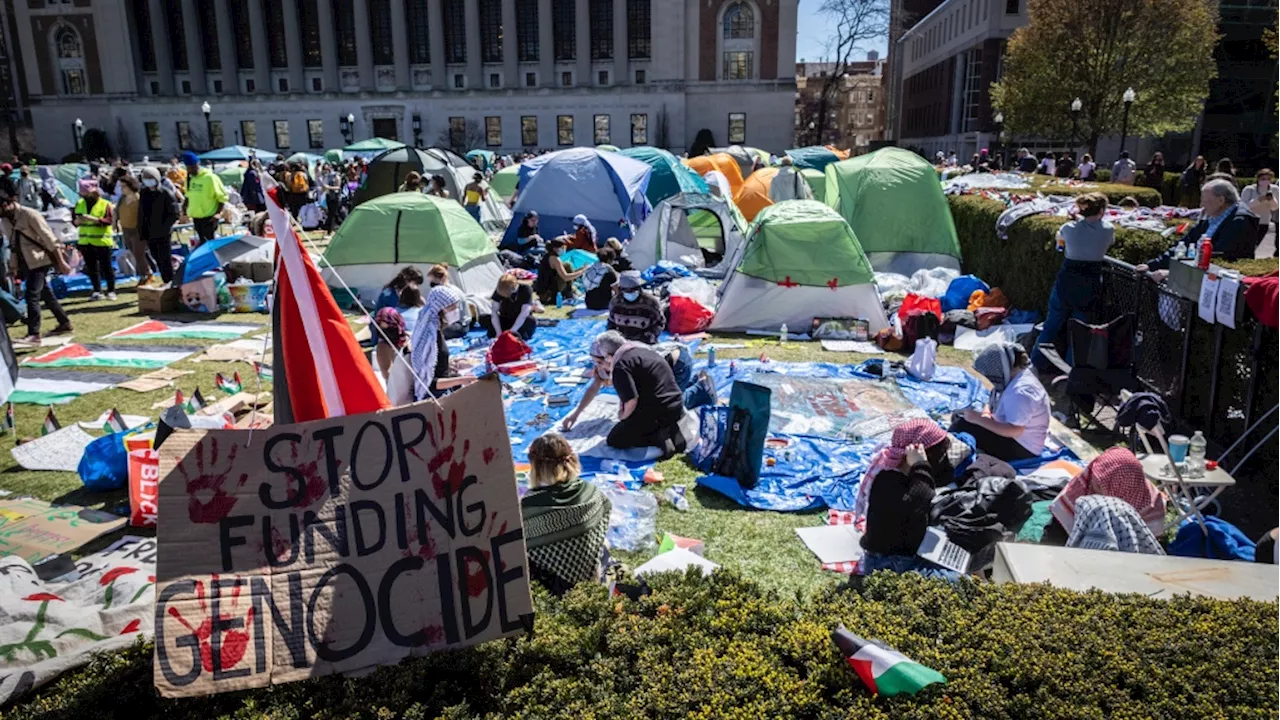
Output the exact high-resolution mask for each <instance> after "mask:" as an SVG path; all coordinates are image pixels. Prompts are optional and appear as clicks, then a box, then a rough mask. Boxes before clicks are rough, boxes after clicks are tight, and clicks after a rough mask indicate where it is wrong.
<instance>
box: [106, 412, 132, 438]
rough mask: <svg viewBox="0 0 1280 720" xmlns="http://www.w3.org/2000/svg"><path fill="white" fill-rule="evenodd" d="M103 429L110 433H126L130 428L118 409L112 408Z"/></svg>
mask: <svg viewBox="0 0 1280 720" xmlns="http://www.w3.org/2000/svg"><path fill="white" fill-rule="evenodd" d="M102 429H103V430H105V431H107V432H109V433H118V432H124V431H125V430H128V429H129V426H128V425H127V424H126V423H125V421H124V416H123V415H121V414H120V411H119V410H118V409H116V408H111V413H110V414H109V415H107V421H106V422H105V423H103V426H102Z"/></svg>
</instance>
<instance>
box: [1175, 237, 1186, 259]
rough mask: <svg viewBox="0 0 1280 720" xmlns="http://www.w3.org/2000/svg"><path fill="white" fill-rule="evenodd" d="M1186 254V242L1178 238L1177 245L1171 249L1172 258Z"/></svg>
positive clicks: (1179, 257) (1182, 256) (1178, 257)
mask: <svg viewBox="0 0 1280 720" xmlns="http://www.w3.org/2000/svg"><path fill="white" fill-rule="evenodd" d="M1186 256H1187V243H1186V242H1184V241H1182V240H1179V241H1178V246H1177V247H1175V248H1174V249H1173V259H1175V260H1181V259H1182V258H1184V257H1186Z"/></svg>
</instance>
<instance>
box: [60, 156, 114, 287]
mask: <svg viewBox="0 0 1280 720" xmlns="http://www.w3.org/2000/svg"><path fill="white" fill-rule="evenodd" d="M79 190H80V200H79V201H78V202H77V203H76V207H75V210H73V211H72V213H71V223H72V224H73V225H75V226H76V227H77V228H79V240H78V242H77V243H76V246H77V247H78V248H79V250H80V254H81V255H83V256H84V270H85V274H87V275H88V276H89V284H90V285H92V286H93V294H92V295H90V296H89V299H90V300H101V299H102V292H101V291H100V290H99V287H100V282H101V280H100V279H105V280H106V281H107V282H106V284H107V299H108V300H115V299H116V270H115V267H114V266H113V265H112V264H111V255H112V252H113V251H114V250H115V247H116V241H115V238H114V237H113V236H112V234H111V228H112V226H114V225H115V218H114V208H112V207H111V203H109V202H107V201H106V199H105V198H103V197H102V195H101V194H99V192H98V181H97V180H94V179H92V178H90V177H83V178H80V188H79Z"/></svg>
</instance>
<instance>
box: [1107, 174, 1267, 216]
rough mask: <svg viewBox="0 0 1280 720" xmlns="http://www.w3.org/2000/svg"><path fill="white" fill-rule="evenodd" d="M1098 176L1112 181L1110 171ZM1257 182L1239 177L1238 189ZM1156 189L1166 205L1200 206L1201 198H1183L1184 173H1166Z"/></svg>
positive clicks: (1141, 177)
mask: <svg viewBox="0 0 1280 720" xmlns="http://www.w3.org/2000/svg"><path fill="white" fill-rule="evenodd" d="M1097 175H1098V182H1101V183H1105V182H1109V181H1110V180H1111V171H1110V170H1099V171H1098V172H1097ZM1144 179H1145V178H1144V177H1143V175H1142V169H1141V168H1139V169H1138V180H1139V181H1142V180H1144ZM1257 181H1258V180H1257V178H1255V177H1253V176H1251V175H1246V176H1237V177H1236V187H1237V188H1238V189H1240V190H1244V189H1245V188H1246V187H1248V186H1250V185H1253V184H1254V183H1256V182H1257ZM1155 189H1156V190H1159V191H1160V197H1161V198H1163V201H1164V204H1165V205H1181V206H1184V207H1197V206H1199V205H1200V198H1199V196H1197V197H1195V198H1183V197H1182V173H1174V172H1167V173H1165V174H1164V179H1163V180H1162V181H1161V183H1160V187H1158V188H1155ZM1183 200H1187V202H1183Z"/></svg>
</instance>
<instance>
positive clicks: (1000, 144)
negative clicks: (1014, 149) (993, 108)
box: [994, 112, 1004, 170]
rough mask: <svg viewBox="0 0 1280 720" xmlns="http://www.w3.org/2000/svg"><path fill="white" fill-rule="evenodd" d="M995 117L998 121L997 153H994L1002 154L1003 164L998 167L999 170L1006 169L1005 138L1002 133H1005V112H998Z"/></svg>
mask: <svg viewBox="0 0 1280 720" xmlns="http://www.w3.org/2000/svg"><path fill="white" fill-rule="evenodd" d="M994 119H995V121H996V149H995V153H994V154H995V155H999V156H1000V164H1001V166H1002V167H1000V168H997V169H998V170H1004V167H1003V165H1004V140H1003V138H1002V135H1003V133H1004V113H1002V112H998V113H996V116H995V118H994Z"/></svg>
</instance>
